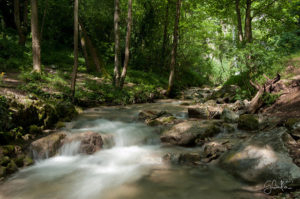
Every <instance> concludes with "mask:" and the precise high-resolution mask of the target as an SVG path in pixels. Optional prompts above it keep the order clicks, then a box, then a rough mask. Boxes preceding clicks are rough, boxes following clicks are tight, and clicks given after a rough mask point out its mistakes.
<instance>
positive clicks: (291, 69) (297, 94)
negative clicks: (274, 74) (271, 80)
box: [263, 57, 300, 119]
mask: <svg viewBox="0 0 300 199" xmlns="http://www.w3.org/2000/svg"><path fill="white" fill-rule="evenodd" d="M299 66H300V57H298V58H294V59H293V60H291V61H290V62H289V65H288V66H287V70H286V72H285V74H284V75H283V76H290V77H289V78H288V79H283V80H281V82H282V83H283V84H284V85H286V86H285V88H284V89H283V90H282V91H281V93H282V95H281V96H280V97H279V99H278V100H277V101H276V103H275V104H273V105H272V106H271V107H268V108H266V109H265V110H263V113H265V114H267V115H272V116H277V117H280V118H283V119H287V118H291V117H300V68H299Z"/></svg>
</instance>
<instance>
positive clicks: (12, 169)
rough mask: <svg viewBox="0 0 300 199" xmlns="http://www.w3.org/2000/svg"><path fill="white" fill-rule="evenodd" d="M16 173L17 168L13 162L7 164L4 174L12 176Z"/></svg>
mask: <svg viewBox="0 0 300 199" xmlns="http://www.w3.org/2000/svg"><path fill="white" fill-rule="evenodd" d="M16 171H18V166H17V165H16V163H15V162H14V161H13V160H10V162H9V163H8V164H7V167H6V172H7V174H12V173H14V172H16Z"/></svg>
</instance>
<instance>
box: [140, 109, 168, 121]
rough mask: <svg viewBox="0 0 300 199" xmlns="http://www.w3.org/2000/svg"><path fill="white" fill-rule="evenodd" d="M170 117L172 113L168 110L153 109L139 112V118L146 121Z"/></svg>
mask: <svg viewBox="0 0 300 199" xmlns="http://www.w3.org/2000/svg"><path fill="white" fill-rule="evenodd" d="M163 116H164V117H168V116H172V114H171V113H168V112H166V111H152V110H142V111H141V112H140V113H139V116H138V119H139V120H142V121H145V120H154V119H156V118H159V117H163Z"/></svg>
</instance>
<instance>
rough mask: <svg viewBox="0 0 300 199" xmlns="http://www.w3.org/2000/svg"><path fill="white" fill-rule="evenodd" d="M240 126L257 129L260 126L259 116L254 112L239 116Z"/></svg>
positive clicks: (243, 128) (240, 127) (244, 128)
mask: <svg viewBox="0 0 300 199" xmlns="http://www.w3.org/2000/svg"><path fill="white" fill-rule="evenodd" d="M238 128H239V129H242V130H249V131H253V130H257V129H258V128H259V118H258V116H257V115H254V114H244V115H241V116H240V117H239V120H238Z"/></svg>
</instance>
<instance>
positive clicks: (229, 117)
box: [221, 108, 239, 122]
mask: <svg viewBox="0 0 300 199" xmlns="http://www.w3.org/2000/svg"><path fill="white" fill-rule="evenodd" d="M221 119H223V120H224V121H225V122H237V121H238V119H239V115H238V114H236V113H235V112H233V111H231V110H229V109H228V108H225V109H224V110H223V112H222V115H221Z"/></svg>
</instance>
